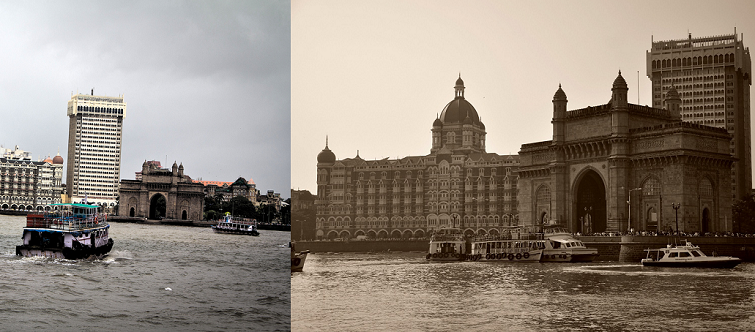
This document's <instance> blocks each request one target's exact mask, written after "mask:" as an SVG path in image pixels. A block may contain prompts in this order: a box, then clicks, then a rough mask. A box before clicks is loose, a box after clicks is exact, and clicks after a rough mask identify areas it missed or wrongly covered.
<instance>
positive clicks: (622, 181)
mask: <svg viewBox="0 0 755 332" xmlns="http://www.w3.org/2000/svg"><path fill="white" fill-rule="evenodd" d="M628 90H629V89H628V87H627V84H626V81H625V80H624V78H623V77H622V76H621V72H619V75H618V77H616V79H615V80H614V82H613V87H612V89H611V91H612V96H611V99H610V101H609V102H608V103H607V104H603V105H598V106H590V107H585V108H581V109H576V110H571V111H567V108H566V106H567V98H566V93H564V91H563V90H562V89H561V86H560V85H559V88H558V90H557V91H556V93H555V95H554V96H553V120H552V122H551V123H552V124H553V139H552V140H550V141H543V142H536V143H529V144H523V145H522V148H521V150H520V152H519V156H520V160H521V163H520V167H519V194H518V196H517V197H518V199H519V219H520V221H521V222H522V223H523V224H525V225H542V224H557V225H561V226H564V227H566V228H568V229H569V231H570V232H573V233H577V232H580V233H600V232H625V231H627V230H632V229H634V230H636V231H640V230H646V231H674V230H677V229H679V230H681V231H684V232H701V233H707V232H725V231H732V230H733V225H732V219H731V213H732V210H731V206H732V195H731V192H732V187H731V164H732V162H733V161H734V158H733V157H732V156H731V154H730V147H729V143H730V139H731V135H729V133H728V132H727V130H726V129H724V128H715V127H711V126H706V125H704V124H696V123H690V122H684V121H682V106H683V105H684V104H683V103H682V99H681V98H680V96H679V93H678V92H677V91H676V89H675V88H674V87H671V88H670V89H669V90H668V92H666V94H665V98H664V100H665V106H666V107H665V108H663V109H662V108H654V107H647V106H640V105H635V104H630V103H629V102H628V101H627V91H628ZM677 213H678V214H677ZM677 216H678V219H676V218H677ZM677 221H678V223H677ZM677 225H678V226H677ZM677 227H678V228H677Z"/></svg>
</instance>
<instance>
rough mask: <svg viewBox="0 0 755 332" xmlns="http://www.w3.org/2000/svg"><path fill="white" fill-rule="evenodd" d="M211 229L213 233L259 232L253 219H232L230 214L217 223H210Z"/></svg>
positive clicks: (250, 233)
mask: <svg viewBox="0 0 755 332" xmlns="http://www.w3.org/2000/svg"><path fill="white" fill-rule="evenodd" d="M212 230H213V231H215V233H225V234H241V235H251V236H258V235H260V233H259V232H258V231H257V224H256V222H254V221H242V220H234V219H233V217H231V215H230V214H226V216H225V217H224V218H223V219H222V220H220V221H219V222H218V224H217V225H212Z"/></svg>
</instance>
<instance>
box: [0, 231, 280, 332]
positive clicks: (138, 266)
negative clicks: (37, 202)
mask: <svg viewBox="0 0 755 332" xmlns="http://www.w3.org/2000/svg"><path fill="white" fill-rule="evenodd" d="M25 222H26V219H25V217H18V216H0V253H2V255H0V322H2V325H1V326H2V327H0V329H1V330H4V331H29V330H42V331H156V330H160V331H249V330H254V331H286V330H289V329H290V319H291V316H290V305H291V302H290V289H291V288H290V282H289V280H290V270H289V268H288V266H287V264H288V263H287V262H288V259H289V252H290V249H289V248H288V246H287V245H288V242H289V241H290V232H281V231H261V232H260V233H261V234H260V236H258V237H251V236H240V235H227V234H215V233H213V232H212V230H211V229H210V228H204V227H202V228H200V227H182V226H163V225H144V224H129V223H111V230H110V235H111V237H112V238H113V240H114V241H115V245H114V247H113V251H111V253H110V254H109V255H108V256H107V257H105V258H104V259H102V260H95V261H86V260H83V261H82V260H79V261H71V260H64V259H49V258H22V257H18V256H16V255H15V248H16V245H18V244H20V241H21V233H22V228H23V226H24V225H25Z"/></svg>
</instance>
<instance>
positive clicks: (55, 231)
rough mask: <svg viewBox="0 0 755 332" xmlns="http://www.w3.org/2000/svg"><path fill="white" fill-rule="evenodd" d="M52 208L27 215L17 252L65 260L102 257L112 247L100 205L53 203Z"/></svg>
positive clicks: (29, 255) (105, 218)
mask: <svg viewBox="0 0 755 332" xmlns="http://www.w3.org/2000/svg"><path fill="white" fill-rule="evenodd" d="M51 207H52V208H53V210H52V211H49V212H44V213H30V214H27V215H26V227H24V231H23V235H22V236H21V238H22V241H23V243H22V244H21V245H19V246H16V255H19V256H24V257H34V256H41V257H50V258H61V259H62V258H65V259H81V258H102V257H103V256H105V255H107V253H109V252H110V250H111V249H112V248H113V239H111V238H110V236H109V235H110V234H109V233H110V225H109V224H108V222H107V215H106V214H104V213H98V212H97V211H98V209H99V206H97V205H88V204H71V203H65V204H52V205H51Z"/></svg>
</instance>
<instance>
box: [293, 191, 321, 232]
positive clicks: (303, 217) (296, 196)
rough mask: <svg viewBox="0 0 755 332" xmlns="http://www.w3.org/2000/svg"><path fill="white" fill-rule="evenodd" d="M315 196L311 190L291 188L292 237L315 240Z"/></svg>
mask: <svg viewBox="0 0 755 332" xmlns="http://www.w3.org/2000/svg"><path fill="white" fill-rule="evenodd" d="M315 211H316V210H315V196H314V195H312V193H310V192H309V190H294V189H291V226H292V232H291V239H292V240H314V239H315V238H316V236H315V232H316V230H315V219H316V216H315Z"/></svg>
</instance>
